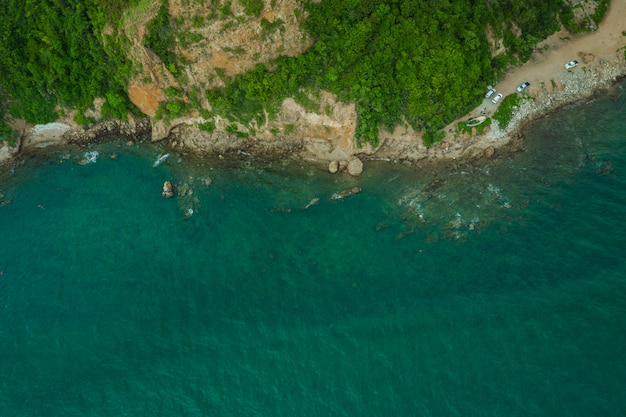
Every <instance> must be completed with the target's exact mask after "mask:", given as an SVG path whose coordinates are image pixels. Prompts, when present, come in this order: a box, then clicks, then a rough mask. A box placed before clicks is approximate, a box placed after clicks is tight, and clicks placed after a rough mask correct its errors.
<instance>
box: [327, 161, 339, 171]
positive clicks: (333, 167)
mask: <svg viewBox="0 0 626 417" xmlns="http://www.w3.org/2000/svg"><path fill="white" fill-rule="evenodd" d="M337 171H339V162H338V161H330V163H329V164H328V172H330V173H331V174H336V173H337Z"/></svg>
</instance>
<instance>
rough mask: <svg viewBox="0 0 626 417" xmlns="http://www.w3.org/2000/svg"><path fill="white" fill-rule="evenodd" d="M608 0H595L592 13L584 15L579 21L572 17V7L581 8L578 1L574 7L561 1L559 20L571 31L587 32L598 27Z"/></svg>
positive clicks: (607, 5) (606, 8)
mask: <svg viewBox="0 0 626 417" xmlns="http://www.w3.org/2000/svg"><path fill="white" fill-rule="evenodd" d="M609 1H610V0H596V2H595V3H596V8H595V11H594V12H593V14H591V15H590V16H585V18H584V19H582V20H581V21H576V19H574V9H582V8H583V7H582V5H581V4H580V3H578V4H577V5H576V6H574V8H572V7H570V6H569V4H567V3H566V2H563V6H562V9H561V22H562V23H563V26H565V28H566V29H567V30H569V31H570V32H572V33H580V32H588V31H590V30H594V29H595V28H597V27H598V25H599V24H600V22H601V21H602V19H604V16H605V15H606V12H607V10H608V8H609Z"/></svg>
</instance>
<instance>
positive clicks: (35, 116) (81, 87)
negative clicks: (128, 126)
mask: <svg viewBox="0 0 626 417" xmlns="http://www.w3.org/2000/svg"><path fill="white" fill-rule="evenodd" d="M131 3H133V2H132V1H131ZM127 4H128V2H126V1H121V0H113V1H110V0H38V1H34V0H27V1H24V0H4V1H3V2H2V7H0V57H2V58H1V59H0V74H2V77H0V87H1V88H2V90H4V92H5V93H6V95H7V96H8V97H9V98H7V99H3V100H1V101H0V107H2V109H3V112H6V113H9V114H11V115H12V116H14V117H22V118H24V119H26V121H27V122H29V123H46V122H51V121H53V120H55V119H56V118H57V117H58V116H59V110H58V109H59V107H58V106H63V107H67V108H77V109H78V110H79V111H80V112H82V111H84V110H85V109H87V108H89V107H91V106H92V102H93V99H94V98H95V97H106V98H107V100H108V101H107V103H106V104H105V106H103V112H104V114H105V116H108V117H115V118H120V119H123V118H125V117H126V114H127V113H128V111H129V110H131V109H133V106H132V104H131V103H130V101H129V99H128V97H127V95H126V78H125V75H126V74H128V63H127V62H126V59H125V57H124V54H123V53H122V52H121V51H120V48H121V46H120V45H119V44H116V43H115V42H108V43H107V44H106V46H105V41H104V39H106V40H107V41H108V40H110V38H109V37H106V38H103V36H102V32H103V29H104V27H105V25H106V24H107V22H108V21H110V20H109V19H110V18H111V17H114V16H119V15H120V14H121V10H122V7H125V5H127Z"/></svg>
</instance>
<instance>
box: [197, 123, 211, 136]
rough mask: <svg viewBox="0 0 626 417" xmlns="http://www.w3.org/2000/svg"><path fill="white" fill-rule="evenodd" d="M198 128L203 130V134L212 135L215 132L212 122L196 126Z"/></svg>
mask: <svg viewBox="0 0 626 417" xmlns="http://www.w3.org/2000/svg"><path fill="white" fill-rule="evenodd" d="M198 128H199V129H200V130H204V131H205V132H208V133H213V132H214V131H215V123H213V122H206V123H200V124H198Z"/></svg>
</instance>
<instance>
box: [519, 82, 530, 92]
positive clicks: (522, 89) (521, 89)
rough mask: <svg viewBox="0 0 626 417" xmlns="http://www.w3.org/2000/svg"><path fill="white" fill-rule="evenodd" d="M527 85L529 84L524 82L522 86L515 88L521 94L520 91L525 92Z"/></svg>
mask: <svg viewBox="0 0 626 417" xmlns="http://www.w3.org/2000/svg"><path fill="white" fill-rule="evenodd" d="M529 85H530V83H529V82H528V81H526V82H525V83H524V84H521V85H520V86H519V87H517V92H518V93H521V92H522V91H524V90H526V89H527V88H528V86H529Z"/></svg>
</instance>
